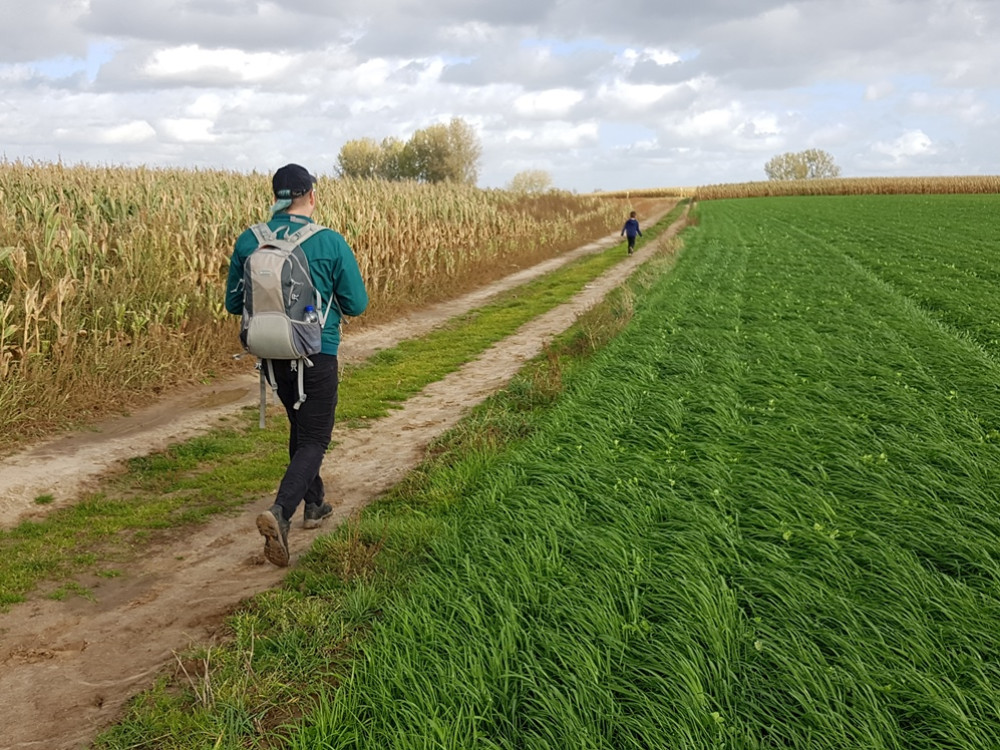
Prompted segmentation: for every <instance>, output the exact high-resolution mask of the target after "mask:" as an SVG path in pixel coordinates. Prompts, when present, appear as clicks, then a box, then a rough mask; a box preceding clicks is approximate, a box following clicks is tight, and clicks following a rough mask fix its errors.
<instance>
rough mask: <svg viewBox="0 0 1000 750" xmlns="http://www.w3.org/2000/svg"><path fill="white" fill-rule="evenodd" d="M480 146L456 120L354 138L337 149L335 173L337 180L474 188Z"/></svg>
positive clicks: (477, 174) (466, 126)
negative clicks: (405, 134)
mask: <svg viewBox="0 0 1000 750" xmlns="http://www.w3.org/2000/svg"><path fill="white" fill-rule="evenodd" d="M481 155H482V146H481V144H480V142H479V136H478V135H476V131H475V130H473V129H472V127H471V126H470V125H469V124H468V123H467V122H465V120H462V119H461V118H459V117H454V118H452V120H451V122H450V123H448V124H447V125H445V124H444V123H438V124H436V125H431V126H430V127H426V128H423V129H422V130H418V131H416V132H415V133H414V134H413V135H412V136H410V139H409V140H408V141H403V140H401V139H399V138H393V137H388V138H383V139H382V140H381V141H376V140H375V139H374V138H358V139H355V140H352V141H348V142H347V143H345V144H344V145H343V147H341V149H340V154H339V155H338V156H337V165H336V170H337V174H338V175H339V176H340V177H346V178H351V177H355V178H357V177H360V178H380V179H383V180H393V181H395V180H417V181H419V182H458V183H463V184H466V185H475V184H476V180H477V179H478V177H479V158H480V156H481Z"/></svg>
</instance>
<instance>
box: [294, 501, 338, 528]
mask: <svg viewBox="0 0 1000 750" xmlns="http://www.w3.org/2000/svg"><path fill="white" fill-rule="evenodd" d="M331 513H333V508H332V507H331V506H330V503H322V504H321V505H310V504H309V503H306V507H305V509H304V510H303V513H302V515H303V519H302V526H303V527H304V528H307V529H318V528H319V525H320V524H321V523H323V521H325V520H326V519H327V518H328V517H329V516H330V514H331Z"/></svg>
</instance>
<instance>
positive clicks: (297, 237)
mask: <svg viewBox="0 0 1000 750" xmlns="http://www.w3.org/2000/svg"><path fill="white" fill-rule="evenodd" d="M325 229H326V227H324V226H321V225H319V224H315V223H310V224H306V225H305V226H302V227H299V228H298V229H296V230H295V231H294V232H290V233H289V234H286V235H285V240H286V241H288V242H294V243H295V244H296V245H301V244H302V243H303V242H305V241H306V240H308V239H309V238H310V237H312V236H313V235H314V234H318V233H319V232H322V231H323V230H325Z"/></svg>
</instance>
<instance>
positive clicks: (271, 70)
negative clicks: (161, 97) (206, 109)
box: [143, 44, 297, 83]
mask: <svg viewBox="0 0 1000 750" xmlns="http://www.w3.org/2000/svg"><path fill="white" fill-rule="evenodd" d="M296 62H297V58H296V57H294V56H289V55H278V54H273V53H270V52H257V53H249V52H244V51H242V50H238V49H202V48H201V47H199V46H197V45H192V44H186V45H183V46H181V47H171V48H168V49H161V50H157V51H156V52H154V53H153V55H152V57H151V58H150V60H149V61H148V62H147V63H146V65H145V66H144V68H143V72H144V73H145V74H146V75H148V76H149V77H150V78H167V79H170V78H191V77H193V76H197V75H200V74H217V73H219V72H222V73H223V74H225V75H226V76H227V77H230V78H231V79H232V80H233V81H234V82H241V83H252V82H255V81H267V80H274V79H277V78H280V77H281V76H282V75H284V74H285V73H286V72H287V71H288V70H289V68H291V67H293V66H294V65H295V63H296Z"/></svg>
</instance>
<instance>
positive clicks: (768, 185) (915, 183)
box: [599, 175, 1000, 201]
mask: <svg viewBox="0 0 1000 750" xmlns="http://www.w3.org/2000/svg"><path fill="white" fill-rule="evenodd" d="M982 193H1000V176H997V175H975V176H968V177H849V178H838V179H829V180H769V181H766V182H765V181H760V182H734V183H726V184H721V185H704V186H701V187H686V188H685V187H662V188H647V189H645V190H619V191H614V192H606V193H599V195H601V196H603V197H607V198H626V199H637V198H667V197H677V198H694V199H695V200H706V201H707V200H713V199H719V198H766V197H769V196H787V195H922V194H928V195H929V194H934V195H942V194H969V195H973V194H982Z"/></svg>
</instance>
